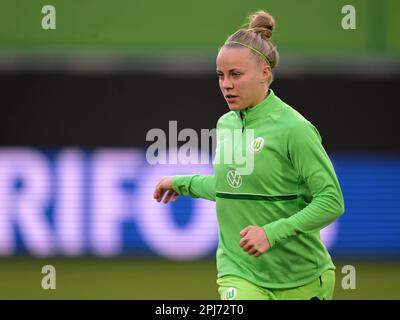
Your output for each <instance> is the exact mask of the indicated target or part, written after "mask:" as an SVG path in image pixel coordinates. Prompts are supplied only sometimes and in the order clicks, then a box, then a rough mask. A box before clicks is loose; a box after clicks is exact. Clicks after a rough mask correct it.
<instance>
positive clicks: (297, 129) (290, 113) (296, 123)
mask: <svg viewBox="0 0 400 320" xmlns="http://www.w3.org/2000/svg"><path fill="white" fill-rule="evenodd" d="M282 120H283V121H282V122H283V125H284V127H285V133H286V134H285V136H286V137H288V138H291V137H294V138H299V137H301V136H304V135H310V134H311V135H315V134H316V135H317V136H318V138H319V139H320V138H321V137H320V134H319V132H318V129H317V128H316V127H315V126H314V125H313V124H312V123H311V122H310V121H309V120H308V119H306V118H305V117H304V116H303V115H302V114H301V113H300V112H299V111H297V110H296V109H294V108H293V107H291V106H289V105H287V104H285V112H284V114H283V116H282Z"/></svg>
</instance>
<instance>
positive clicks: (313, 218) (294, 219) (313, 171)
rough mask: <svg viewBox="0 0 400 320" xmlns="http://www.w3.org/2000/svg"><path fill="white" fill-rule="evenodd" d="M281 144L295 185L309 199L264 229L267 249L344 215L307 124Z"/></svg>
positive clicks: (328, 168) (327, 163)
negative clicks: (296, 180) (306, 192)
mask: <svg viewBox="0 0 400 320" xmlns="http://www.w3.org/2000/svg"><path fill="white" fill-rule="evenodd" d="M284 140H285V144H286V146H287V153H288V157H289V159H290V160H291V162H292V165H293V167H294V168H295V170H296V171H297V172H298V176H299V181H300V182H301V183H303V185H304V186H305V188H308V190H309V192H310V193H311V196H312V198H311V202H310V203H309V204H308V205H307V206H306V207H304V208H303V209H302V210H300V211H298V212H297V213H295V214H293V215H292V216H290V217H287V218H281V219H279V220H276V221H273V222H271V223H269V224H267V225H265V226H264V230H265V232H266V234H267V236H268V239H269V242H270V244H271V246H273V245H274V244H275V243H277V242H279V241H281V240H283V239H286V238H288V237H291V236H294V235H297V234H299V233H311V232H315V231H318V230H321V229H322V228H324V227H325V226H327V225H329V224H330V223H332V222H333V221H334V220H335V219H337V218H338V217H339V216H340V215H341V214H342V213H343V212H344V201H343V195H342V191H341V189H340V185H339V182H338V179H337V177H336V174H335V171H334V169H333V166H332V163H331V161H330V159H329V157H328V155H327V154H326V152H325V150H324V148H323V146H322V143H321V137H320V135H319V133H318V131H317V129H315V127H314V126H313V125H312V124H310V123H308V122H307V123H306V122H301V123H297V124H296V125H295V126H294V127H293V128H290V129H289V130H288V131H287V134H286V135H285V137H284Z"/></svg>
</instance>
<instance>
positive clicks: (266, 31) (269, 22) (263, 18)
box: [249, 10, 275, 40]
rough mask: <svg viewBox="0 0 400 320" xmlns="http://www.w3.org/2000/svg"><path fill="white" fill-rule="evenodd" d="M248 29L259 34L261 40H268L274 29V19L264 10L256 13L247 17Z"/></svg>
mask: <svg viewBox="0 0 400 320" xmlns="http://www.w3.org/2000/svg"><path fill="white" fill-rule="evenodd" d="M249 29H250V30H251V31H253V32H255V33H259V34H260V35H261V37H262V38H263V39H265V40H268V39H269V38H271V36H272V31H273V30H274V29H275V19H274V17H273V16H271V15H270V14H269V13H268V12H266V11H264V10H260V11H257V12H256V13H254V14H252V15H251V16H250V17H249Z"/></svg>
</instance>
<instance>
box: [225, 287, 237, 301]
mask: <svg viewBox="0 0 400 320" xmlns="http://www.w3.org/2000/svg"><path fill="white" fill-rule="evenodd" d="M236 295H237V291H236V289H235V288H228V289H227V290H226V291H225V294H224V300H234V299H235V298H236Z"/></svg>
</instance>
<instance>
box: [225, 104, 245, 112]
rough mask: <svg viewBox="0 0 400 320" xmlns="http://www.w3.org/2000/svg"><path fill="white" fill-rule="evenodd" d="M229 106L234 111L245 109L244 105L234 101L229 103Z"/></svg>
mask: <svg viewBox="0 0 400 320" xmlns="http://www.w3.org/2000/svg"><path fill="white" fill-rule="evenodd" d="M228 108H229V109H230V110H232V111H236V110H242V109H243V107H242V106H241V105H238V104H236V103H233V104H229V103H228Z"/></svg>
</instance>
